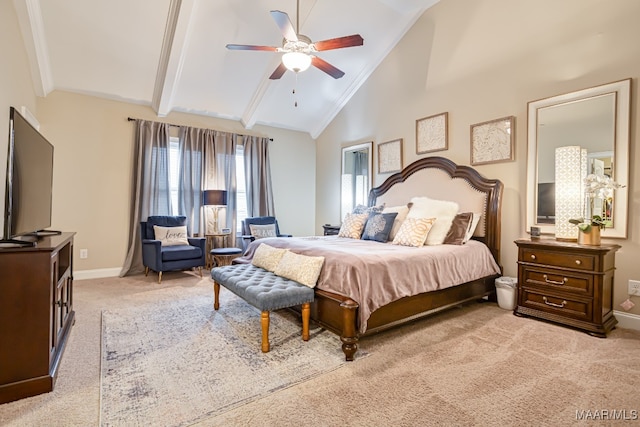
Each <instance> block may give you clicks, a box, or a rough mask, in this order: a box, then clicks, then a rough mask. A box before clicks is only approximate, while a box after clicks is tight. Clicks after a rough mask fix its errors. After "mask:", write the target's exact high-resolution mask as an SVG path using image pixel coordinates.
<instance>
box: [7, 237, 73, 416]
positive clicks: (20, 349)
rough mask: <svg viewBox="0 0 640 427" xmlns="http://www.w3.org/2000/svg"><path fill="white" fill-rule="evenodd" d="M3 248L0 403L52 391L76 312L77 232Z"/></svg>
mask: <svg viewBox="0 0 640 427" xmlns="http://www.w3.org/2000/svg"><path fill="white" fill-rule="evenodd" d="M74 235H75V233H62V234H60V235H57V236H47V237H42V238H40V239H38V242H37V245H36V246H34V247H22V248H2V249H0V300H2V308H0V404H1V403H6V402H11V401H13V400H18V399H22V398H23V397H29V396H35V395H37V394H41V393H46V392H49V391H51V390H53V386H54V384H55V381H56V376H57V374H58V367H59V366H60V359H61V358H62V353H63V352H64V348H65V345H66V343H67V339H68V338H69V333H70V331H71V325H73V322H74V316H75V312H74V311H73V236H74Z"/></svg>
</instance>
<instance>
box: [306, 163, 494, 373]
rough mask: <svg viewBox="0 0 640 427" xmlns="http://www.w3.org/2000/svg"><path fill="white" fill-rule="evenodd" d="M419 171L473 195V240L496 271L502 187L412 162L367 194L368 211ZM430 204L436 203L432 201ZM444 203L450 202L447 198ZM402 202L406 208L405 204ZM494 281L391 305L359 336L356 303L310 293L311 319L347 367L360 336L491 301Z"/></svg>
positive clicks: (468, 171)
mask: <svg viewBox="0 0 640 427" xmlns="http://www.w3.org/2000/svg"><path fill="white" fill-rule="evenodd" d="M424 169H438V170H441V171H443V172H445V173H446V175H448V177H449V178H450V179H451V180H455V179H461V180H464V182H466V183H467V184H468V185H469V186H470V187H471V188H472V189H473V190H475V191H477V192H479V193H480V194H481V195H482V196H483V197H484V212H483V215H482V218H481V220H480V224H478V228H477V230H480V231H477V232H476V233H475V234H474V237H473V238H474V239H476V240H479V241H481V242H483V243H485V244H486V245H487V246H488V247H489V249H490V250H491V253H492V254H493V257H494V258H495V260H496V262H497V264H498V265H499V266H500V268H501V269H502V266H501V264H500V210H501V199H502V191H503V184H502V182H500V181H499V180H496V179H487V178H484V177H483V176H482V175H480V173H478V172H477V171H476V170H475V169H473V168H471V167H469V166H458V165H456V164H455V163H454V162H452V161H451V160H449V159H445V158H444V157H427V158H422V159H420V160H417V161H415V162H414V163H412V164H410V165H409V166H407V167H406V168H405V169H404V170H402V171H401V172H398V173H396V174H394V175H391V176H390V177H389V178H387V180H386V181H384V182H383V183H382V185H380V186H379V187H376V188H372V189H371V191H370V192H369V206H374V205H375V204H376V202H377V201H378V199H379V198H380V197H381V196H383V195H385V194H386V193H387V192H389V191H392V190H393V188H394V186H397V185H399V184H402V183H405V181H407V180H408V179H409V177H411V176H412V175H414V174H415V173H416V172H418V171H422V170H424ZM446 175H445V176H446ZM424 186H425V188H426V189H427V191H425V192H422V194H415V195H416V196H423V195H424V196H429V194H428V193H429V191H428V187H433V188H435V187H437V185H435V186H434V185H433V182H430V183H424ZM432 198H436V197H433V196H432ZM440 199H441V197H440ZM448 200H452V199H451V198H448ZM406 201H407V202H408V201H409V199H406ZM496 277H498V276H495V275H494V276H489V277H484V278H481V279H478V280H474V281H472V282H467V283H464V284H462V285H458V286H453V287H450V288H447V289H442V290H438V291H434V292H425V293H422V294H418V295H415V296H411V297H405V298H402V299H400V300H397V301H394V302H392V303H390V304H388V305H386V306H383V307H381V308H379V309H377V310H375V311H374V312H373V313H372V314H371V317H370V318H369V320H368V323H367V330H366V332H365V333H364V334H360V333H359V332H358V331H359V327H358V320H357V319H358V307H359V306H358V302H356V301H353V300H352V299H350V298H348V297H345V296H342V295H338V294H335V293H331V292H327V291H323V290H321V289H317V288H316V291H315V301H314V302H313V304H312V306H311V318H312V319H313V320H314V321H315V322H317V323H319V324H320V325H321V326H322V327H324V328H326V329H328V330H330V331H332V332H334V333H336V334H338V335H339V336H340V340H341V341H342V351H343V352H344V354H345V358H346V360H347V361H351V360H353V359H354V355H355V353H356V351H357V350H358V340H359V338H360V337H361V336H367V335H370V334H374V333H376V332H380V331H382V330H385V329H388V328H390V327H393V326H396V325H399V324H402V323H406V322H409V321H412V320H415V319H418V318H421V317H424V316H427V315H429V314H433V313H435V312H438V311H441V310H444V309H447V308H450V307H453V306H455V305H458V304H460V303H463V302H466V301H470V300H475V299H480V298H483V297H485V296H489V297H490V298H495V286H494V283H495V279H496Z"/></svg>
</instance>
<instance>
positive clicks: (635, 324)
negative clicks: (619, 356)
mask: <svg viewBox="0 0 640 427" xmlns="http://www.w3.org/2000/svg"><path fill="white" fill-rule="evenodd" d="M613 315H614V316H616V319H618V324H617V325H616V326H619V327H620V328H626V329H635V330H638V331H640V315H638V314H631V313H625V312H624V311H618V310H613Z"/></svg>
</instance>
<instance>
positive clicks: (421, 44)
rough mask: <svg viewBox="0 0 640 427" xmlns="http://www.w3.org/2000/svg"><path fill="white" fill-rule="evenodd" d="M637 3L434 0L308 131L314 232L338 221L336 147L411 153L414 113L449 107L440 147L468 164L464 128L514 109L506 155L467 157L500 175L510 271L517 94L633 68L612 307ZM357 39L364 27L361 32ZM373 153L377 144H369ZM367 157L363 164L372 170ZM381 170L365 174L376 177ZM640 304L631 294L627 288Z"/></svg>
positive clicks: (520, 222) (635, 254)
mask: <svg viewBox="0 0 640 427" xmlns="http://www.w3.org/2000/svg"><path fill="white" fill-rule="evenodd" d="M638 16H640V2H638V1H635V0H618V1H613V2H612V1H603V0H563V1H560V2H559V1H557V0H538V1H531V0H517V1H514V0H474V1H468V0H441V1H440V2H439V3H438V4H436V5H435V6H434V7H433V8H431V9H430V10H428V11H427V12H426V13H425V14H424V15H423V16H422V17H421V18H420V20H419V21H418V22H417V23H416V25H415V26H414V27H413V28H412V29H411V30H410V31H409V33H407V35H406V36H405V37H404V39H403V40H401V42H400V43H399V44H398V46H397V47H396V48H395V49H394V50H393V51H392V52H391V54H390V55H389V56H388V57H387V58H386V59H385V60H384V61H383V63H382V64H381V65H380V66H379V67H378V69H377V70H376V71H375V72H374V73H373V74H372V76H371V77H370V78H369V80H368V81H367V82H366V83H365V84H364V85H363V86H362V87H361V88H360V90H359V91H358V93H357V94H356V95H355V96H354V97H353V98H352V99H351V100H350V101H349V103H348V104H347V105H346V107H345V108H344V109H343V110H342V111H341V112H340V114H339V115H338V116H337V117H336V119H335V120H334V121H333V122H332V123H331V125H330V126H329V127H328V128H327V129H326V130H325V131H324V132H323V133H322V135H321V136H320V137H319V138H318V141H317V143H318V152H317V170H318V173H317V180H316V182H317V186H318V187H317V209H316V212H317V214H316V218H317V220H316V231H320V230H321V224H323V223H326V222H331V223H339V221H340V218H339V212H340V209H339V193H340V186H339V175H340V147H341V146H344V145H347V144H351V143H356V142H362V141H370V140H371V141H374V143H376V144H377V143H381V142H385V141H389V140H392V139H396V138H404V165H408V164H409V163H411V162H413V161H414V160H416V159H418V158H419V157H422V156H418V155H416V152H415V120H416V119H419V118H422V117H426V116H430V115H433V114H438V113H441V112H445V111H446V112H449V149H448V150H447V151H441V152H437V153H434V154H435V155H440V156H444V157H448V158H450V159H451V160H453V161H455V162H457V163H459V164H469V163H470V159H469V157H470V148H469V133H470V131H469V126H470V125H471V124H474V123H480V122H483V121H487V120H492V119H496V118H500V117H505V116H510V115H513V116H515V117H516V150H515V151H516V152H515V161H514V162H508V163H499V164H493V165H484V166H478V167H477V169H478V170H479V171H480V172H481V173H482V174H483V175H485V176H487V177H491V178H498V179H500V180H502V182H503V183H504V184H505V190H504V198H503V205H502V208H503V210H502V242H501V245H502V264H503V266H504V271H505V274H506V275H510V276H515V275H517V265H516V261H517V251H516V247H515V245H514V243H513V241H514V240H515V239H517V238H520V237H524V236H526V233H525V228H526V224H525V202H526V198H525V195H526V166H527V158H526V156H527V153H526V147H527V133H526V127H527V115H526V108H527V102H529V101H533V100H537V99H541V98H545V97H548V96H553V95H557V94H560V93H565V92H570V91H573V90H578V89H583V88H586V87H590V86H594V85H599V84H603V83H608V82H612V81H617V80H621V79H625V78H629V77H631V78H633V82H632V108H631V111H632V121H631V131H632V134H631V153H630V163H631V165H632V168H631V176H630V180H629V182H628V185H629V191H630V197H629V199H630V207H629V212H630V214H629V215H630V216H629V219H630V221H629V238H628V239H626V240H615V243H618V244H620V245H622V249H621V250H620V251H619V252H618V253H617V256H616V264H617V271H616V278H615V297H614V298H615V301H614V303H615V308H616V309H617V310H621V309H620V307H618V304H620V303H621V302H622V301H623V300H624V299H626V298H627V290H626V289H627V281H628V280H629V279H640V269H638V267H637V262H638V259H640V215H638V214H637V212H639V209H640V198H639V197H638V194H639V193H638V191H639V190H638V189H639V188H640V175H639V174H637V173H635V171H634V169H633V165H637V164H639V161H640V152H638V150H636V148H635V146H636V141H637V140H638V136H639V132H640V131H639V130H638V126H637V124H638V121H637V117H638V113H637V111H638V105H637V104H638V101H637V93H638V91H637V86H638V77H639V76H640V44H639V43H638V42H637V40H640V26H639V25H638V24H637V22H636V21H637V17H638ZM365 39H366V36H365ZM374 151H376V149H375V148H374ZM375 165H377V157H374V170H376V171H377V166H375ZM387 176H388V175H375V176H374V185H380V184H381V183H382V182H383V181H384V179H385V178H386V177H387ZM633 300H634V302H635V303H636V307H635V308H634V309H633V310H632V311H631V313H635V314H640V298H639V297H633Z"/></svg>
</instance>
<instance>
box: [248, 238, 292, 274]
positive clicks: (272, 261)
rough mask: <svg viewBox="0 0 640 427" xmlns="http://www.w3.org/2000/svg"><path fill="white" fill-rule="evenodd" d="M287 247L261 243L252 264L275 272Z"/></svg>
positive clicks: (254, 254)
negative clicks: (282, 247) (275, 246)
mask: <svg viewBox="0 0 640 427" xmlns="http://www.w3.org/2000/svg"><path fill="white" fill-rule="evenodd" d="M285 252H287V249H281V248H274V247H273V246H269V245H265V244H264V243H261V244H260V245H259V246H258V248H257V249H256V251H255V252H254V253H253V259H252V260H251V264H253V265H255V266H256V267H260V268H264V269H265V270H267V271H270V272H272V273H273V271H274V270H275V269H276V267H277V266H278V263H279V262H280V260H281V259H282V257H283V255H284V253H285Z"/></svg>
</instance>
